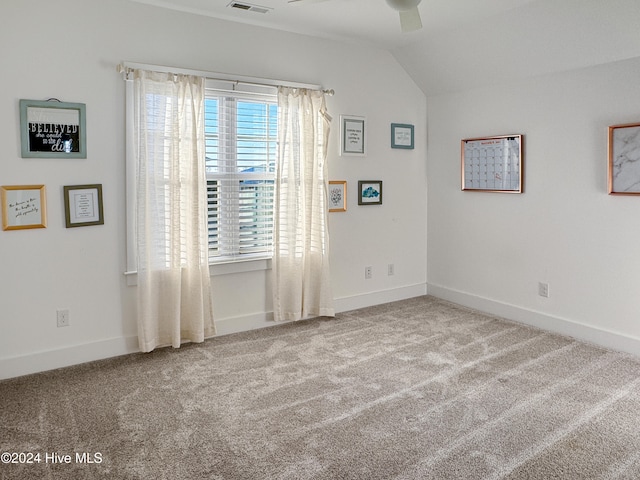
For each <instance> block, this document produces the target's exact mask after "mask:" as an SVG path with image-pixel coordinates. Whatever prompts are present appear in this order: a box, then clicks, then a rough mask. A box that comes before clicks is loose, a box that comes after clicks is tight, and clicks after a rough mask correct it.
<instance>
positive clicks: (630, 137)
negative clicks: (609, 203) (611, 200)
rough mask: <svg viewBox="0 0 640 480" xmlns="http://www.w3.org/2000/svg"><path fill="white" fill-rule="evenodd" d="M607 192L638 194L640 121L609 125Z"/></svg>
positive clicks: (639, 187) (639, 192) (639, 183)
mask: <svg viewBox="0 0 640 480" xmlns="http://www.w3.org/2000/svg"><path fill="white" fill-rule="evenodd" d="M608 177H609V194H610V195H640V123H628V124H625V125H613V126H611V127H609V175H608Z"/></svg>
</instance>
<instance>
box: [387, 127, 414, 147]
mask: <svg viewBox="0 0 640 480" xmlns="http://www.w3.org/2000/svg"><path fill="white" fill-rule="evenodd" d="M391 148H406V149H413V125H409V124H406V123H392V124H391Z"/></svg>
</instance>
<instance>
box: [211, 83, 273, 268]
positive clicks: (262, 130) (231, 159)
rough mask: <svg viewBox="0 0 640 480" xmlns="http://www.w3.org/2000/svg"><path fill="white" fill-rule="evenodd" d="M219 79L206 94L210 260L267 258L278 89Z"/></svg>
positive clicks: (268, 251)
mask: <svg viewBox="0 0 640 480" xmlns="http://www.w3.org/2000/svg"><path fill="white" fill-rule="evenodd" d="M216 83H217V84H219V83H220V82H215V83H214V81H208V83H207V87H208V88H207V91H206V95H205V141H206V148H205V157H206V159H205V162H206V172H207V207H208V229H209V258H210V262H212V263H215V262H226V261H237V260H244V259H255V258H267V257H270V256H271V253H272V242H273V200H274V179H275V166H276V154H277V151H276V150H277V149H276V145H277V133H278V132H277V129H278V107H277V97H276V90H275V88H272V87H252V88H251V90H253V91H246V90H248V88H247V87H245V88H244V90H245V91H237V90H230V89H223V88H220V87H217V88H216V85H215V84H216ZM225 83H228V82H225ZM223 86H224V85H223Z"/></svg>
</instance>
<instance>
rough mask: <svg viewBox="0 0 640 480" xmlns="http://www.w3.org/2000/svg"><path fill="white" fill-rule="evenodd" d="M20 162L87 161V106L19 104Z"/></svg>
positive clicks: (27, 101)
mask: <svg viewBox="0 0 640 480" xmlns="http://www.w3.org/2000/svg"><path fill="white" fill-rule="evenodd" d="M20 138H21V144H22V158H87V140H86V106H85V104H84V103H66V102H59V101H57V100H56V101H54V100H46V101H40V100H20Z"/></svg>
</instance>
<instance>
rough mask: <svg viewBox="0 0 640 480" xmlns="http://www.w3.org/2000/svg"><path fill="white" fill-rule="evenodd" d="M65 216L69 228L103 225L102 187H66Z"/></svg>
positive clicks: (98, 185) (96, 185)
mask: <svg viewBox="0 0 640 480" xmlns="http://www.w3.org/2000/svg"><path fill="white" fill-rule="evenodd" d="M64 216H65V222H66V227H67V228H71V227H86V226H89V225H103V224H104V214H103V207H102V185H100V184H95V185H73V186H65V187H64Z"/></svg>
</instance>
